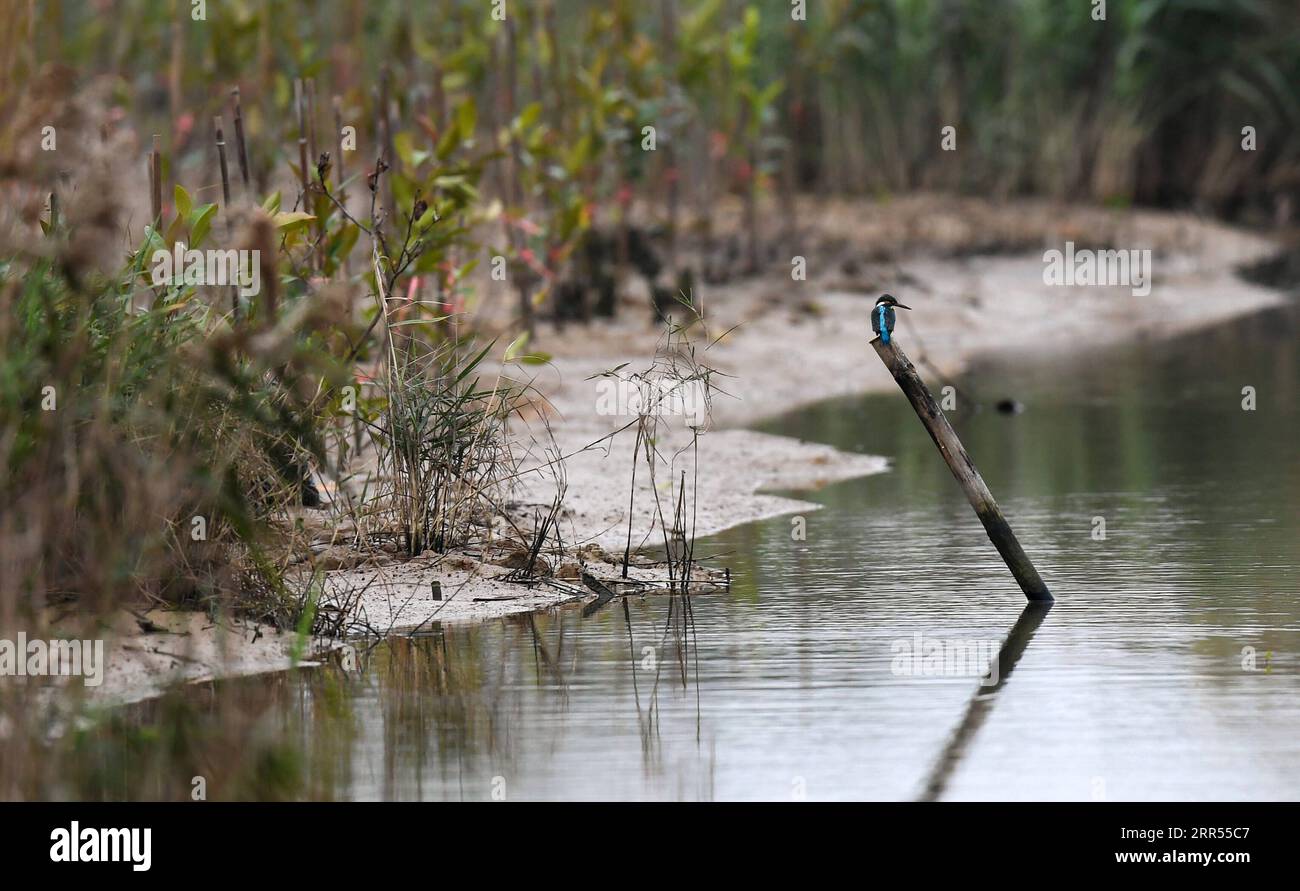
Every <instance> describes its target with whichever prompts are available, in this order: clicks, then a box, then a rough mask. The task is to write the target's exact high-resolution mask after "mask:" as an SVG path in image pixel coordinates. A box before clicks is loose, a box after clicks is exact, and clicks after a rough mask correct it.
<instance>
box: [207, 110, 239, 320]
mask: <svg viewBox="0 0 1300 891" xmlns="http://www.w3.org/2000/svg"><path fill="white" fill-rule="evenodd" d="M212 122H213V124H214V125H215V126H216V128H217V160H218V161H219V162H220V165H221V201H222V204H221V213H222V215H223V216H224V217H225V218H226V237H227V238H229V237H230V171H229V168H227V166H226V137H225V134H224V133H223V132H222V129H221V115H217V116H216V117H215V118H213V121H212ZM230 309H231V312H233V313H234V317H235V321H236V322H238V321H239V289H238V288H235V287H232V288H231V289H230Z"/></svg>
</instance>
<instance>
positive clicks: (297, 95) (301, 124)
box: [293, 77, 311, 210]
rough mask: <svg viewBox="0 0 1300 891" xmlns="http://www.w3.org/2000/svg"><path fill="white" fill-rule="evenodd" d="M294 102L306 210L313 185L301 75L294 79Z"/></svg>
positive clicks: (300, 171)
mask: <svg viewBox="0 0 1300 891" xmlns="http://www.w3.org/2000/svg"><path fill="white" fill-rule="evenodd" d="M293 103H294V107H295V108H296V109H297V112H298V172H299V177H298V179H299V183H300V185H301V186H302V199H301V203H302V207H303V209H304V210H306V209H307V190H308V189H309V188H310V187H311V183H310V181H309V180H308V178H307V177H308V173H307V118H306V109H305V107H304V104H305V102H304V97H303V87H302V78H301V77H295V78H294V80H293Z"/></svg>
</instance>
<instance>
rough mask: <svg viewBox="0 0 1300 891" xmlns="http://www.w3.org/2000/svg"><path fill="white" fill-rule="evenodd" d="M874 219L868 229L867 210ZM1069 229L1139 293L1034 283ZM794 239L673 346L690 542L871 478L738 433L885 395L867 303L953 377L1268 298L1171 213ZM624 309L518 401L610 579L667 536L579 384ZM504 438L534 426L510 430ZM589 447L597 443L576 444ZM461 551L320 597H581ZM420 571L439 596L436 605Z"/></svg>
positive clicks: (1243, 256) (405, 611)
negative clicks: (889, 301) (890, 302)
mask: <svg viewBox="0 0 1300 891" xmlns="http://www.w3.org/2000/svg"><path fill="white" fill-rule="evenodd" d="M882 216H886V217H887V220H886V221H884V222H882V221H881V219H879V218H880V217H882ZM972 220H973V221H974V222H972ZM962 227H965V228H964V229H963V228H962ZM1026 232H1029V233H1031V236H1026V235H1025V233H1026ZM1067 238H1072V239H1076V240H1078V241H1079V243H1080V245H1084V244H1088V245H1093V246H1098V247H1100V246H1106V245H1114V246H1117V247H1135V248H1150V249H1151V250H1152V252H1153V264H1154V281H1153V284H1152V286H1151V290H1150V293H1149V294H1147V295H1145V296H1134V295H1133V294H1132V293H1131V289H1129V288H1125V287H1077V286H1076V287H1064V286H1052V285H1046V284H1044V281H1043V268H1044V261H1043V250H1046V249H1048V248H1051V247H1059V246H1060V244H1061V242H1062V241H1063V240H1065V239H1067ZM801 239H802V240H803V241H804V243H807V244H810V245H817V246H818V248H817V250H815V251H813V250H810V251H809V253H808V255H807V256H806V258H805V259H806V261H807V268H808V279H807V281H793V280H790V279H789V272H788V270H789V268H790V267H789V265H787V263H786V262H784V261H781V260H780V258H774V259H773V264H772V267H771V268H770V269H769V270H768V271H767V272H766V274H763V275H760V276H758V277H755V278H751V279H748V280H744V281H738V282H736V283H733V284H728V285H717V286H709V287H708V288H707V290H705V291H703V309H704V316H705V320H706V328H707V334H706V333H705V332H704V331H699V330H697V331H695V332H693V334H692V339H693V341H694V343H695V344H696V345H697V350H698V359H699V361H700V362H702V363H704V364H707V365H709V366H711V367H714V368H716V369H717V370H718V371H719V372H722V373H724V374H725V375H727V377H725V378H723V379H721V387H722V389H723V390H725V391H726V392H727V393H729V394H730V396H719V397H717V398H716V400H715V401H714V403H713V411H712V423H711V425H710V428H709V429H708V430H707V432H705V433H703V435H701V436H700V438H699V440H698V475H697V467H696V463H695V461H696V459H695V457H694V455H693V453H692V452H691V451H690V450H685V451H681V452H679V451H678V450H679V449H682V448H683V447H684V446H686V445H689V444H690V442H691V431H690V430H688V429H687V428H686V427H685V425H684V424H683V423H682V422H681V419H680V418H669V419H665V423H664V424H663V426H662V429H661V430H660V432H659V441H658V442H657V443H656V445H657V447H658V449H659V452H660V454H661V455H663V456H664V459H663V465H662V467H661V468H659V469H658V471H657V476H658V482H659V486H658V489H659V496H660V502H661V503H662V502H663V501H665V500H666V501H668V502H670V503H671V501H672V500H673V499H674V498H675V489H673V488H672V484H671V483H670V482H669V481H677V480H680V478H681V474H682V473H683V472H686V474H687V478H688V479H689V480H691V481H692V482H695V481H697V482H698V493H697V496H696V502H695V504H694V505H693V510H692V514H693V518H694V530H693V531H694V533H695V535H696V536H705V535H709V534H712V533H716V532H720V531H722V530H724V529H727V528H730V527H733V526H737V525H740V524H743V523H747V522H752V521H754V520H758V519H763V518H767V517H772V516H777V515H781V514H794V513H802V512H808V511H813V510H817V509H818V505H816V504H813V503H810V502H806V501H800V500H797V499H794V498H791V497H788V496H784V495H782V496H778V495H773V494H770V493H771V492H773V491H782V492H797V491H799V490H812V489H816V488H819V487H821V486H824V485H827V484H830V483H834V482H837V481H841V480H845V479H850V478H853V477H859V476H864V475H867V474H871V473H879V472H882V471H885V470H886V469H887V467H888V460H887V458H884V457H879V456H871V455H861V454H853V453H849V452H844V451H841V450H838V449H835V448H832V447H830V446H826V445H821V444H815V443H807V442H802V441H799V440H796V439H792V438H788V437H782V436H774V435H769V434H765V433H758V432H755V431H752V430H746V429H743V428H744V427H745V426H747V425H751V424H753V423H755V422H757V421H759V420H761V419H767V418H771V417H774V416H779V415H781V414H782V413H785V412H788V411H791V410H793V409H796V408H799V407H801V406H805V405H808V404H811V403H814V402H818V401H821V400H824V399H828V398H832V397H841V396H848V395H853V394H861V393H868V392H876V391H887V390H890V389H892V388H893V387H894V386H895V385H894V383H893V381H892V380H891V379H890V377H889V376H888V374H887V372H886V371H885V370H884V368H883V366H882V365H881V364H880V362H879V361H878V360H877V359H876V358H875V356H874V354H873V353H872V351H871V349H870V347H869V346H868V344H869V341H870V337H871V335H870V329H869V323H868V311H869V308H870V306H871V304H872V302H873V301H874V299H875V297H876V296H878V295H879V293H881V292H883V291H889V292H890V293H893V294H895V295H896V296H898V297H899V298H900V299H901V300H903V301H904V302H906V303H908V304H909V305H910V306H912V307H914V311H913V312H912V313H905V312H900V313H899V316H900V320H899V327H898V330H897V331H896V337H898V339H899V341H900V343H901V344H903V345H904V346H905V348H906V349H907V351H908V353H909V355H910V356H911V357H912V359H913V361H914V362H916V363H917V364H918V367H919V368H920V369H921V370H922V373H923V374H924V375H925V376H927V377H931V376H932V375H934V374H935V373H938V374H942V375H944V376H945V377H947V376H952V375H956V374H958V373H960V372H961V371H962V370H963V369H964V368H966V367H968V366H969V364H970V363H971V362H972V361H974V360H976V359H977V358H979V357H982V356H987V355H991V354H994V353H996V354H999V355H1006V354H1014V353H1018V352H1020V353H1044V352H1054V353H1059V352H1062V351H1072V352H1077V351H1085V350H1087V349H1089V348H1091V347H1096V346H1099V345H1101V344H1103V343H1113V342H1115V340H1116V339H1117V338H1119V337H1122V338H1127V339H1160V338H1167V337H1171V336H1174V335H1177V334H1180V333H1184V332H1186V331H1190V330H1194V329H1196V328H1199V327H1203V326H1208V325H1212V324H1214V323H1216V322H1218V321H1221V320H1223V319H1226V318H1229V317H1236V316H1240V315H1245V314H1249V313H1253V312H1257V311H1260V310H1263V309H1265V308H1267V307H1270V306H1273V305H1277V304H1279V303H1281V302H1283V301H1284V300H1285V299H1286V298H1285V296H1284V295H1283V294H1281V293H1280V292H1277V291H1274V290H1271V289H1268V288H1263V287H1259V286H1256V285H1252V284H1250V283H1247V282H1245V281H1243V280H1242V279H1241V278H1239V277H1238V276H1237V275H1236V274H1235V271H1234V270H1235V269H1237V268H1238V267H1240V266H1242V265H1244V264H1248V263H1252V262H1256V261H1259V260H1262V259H1264V258H1266V257H1268V256H1270V255H1271V254H1273V253H1275V252H1276V250H1277V246H1276V245H1275V244H1274V243H1273V242H1272V241H1270V240H1269V239H1267V238H1264V237H1261V236H1257V235H1253V234H1250V233H1245V232H1242V231H1240V230H1236V229H1233V228H1231V227H1228V226H1225V225H1222V224H1218V223H1213V222H1206V221H1202V220H1199V219H1196V218H1194V217H1190V216H1187V215H1174V214H1162V213H1152V212H1134V213H1130V214H1127V215H1117V214H1112V213H1110V212H1108V211H1103V210H1096V209H1082V210H1073V211H1069V212H1064V211H1061V210H1060V209H1059V208H1053V207H1052V206H1051V205H1048V204H1045V203H1028V204H1025V205H1017V206H1016V207H1011V208H997V207H994V206H992V205H986V204H979V205H977V206H975V207H972V206H971V205H970V202H961V206H960V207H956V208H954V207H952V206H951V205H950V204H942V205H940V206H939V207H938V209H936V206H935V205H934V204H933V203H932V201H931V200H929V199H925V198H918V199H908V200H905V201H899V202H895V203H894V204H893V205H890V206H880V205H871V206H870V207H867V208H850V207H843V208H841V207H836V206H832V207H829V208H827V209H826V211H825V213H823V214H821V215H820V216H819V218H818V220H817V225H816V226H814V227H810V228H809V230H808V231H805V232H804V233H803V234H802V235H801ZM854 244H859V245H860V244H872V245H873V250H872V252H871V253H870V254H866V253H863V252H860V251H855V249H854V248H853V245H854ZM972 244H973V245H974V247H975V248H977V249H978V248H980V246H981V245H982V246H983V247H984V249H989V250H996V249H998V248H999V247H1001V248H1006V247H1007V246H1008V245H1009V246H1011V247H1012V248H1014V252H1011V253H1005V254H1003V253H997V254H992V255H990V254H987V253H984V254H979V253H975V254H971V253H967V252H966V251H965V250H963V246H966V247H970V246H971V245H972ZM1040 244H1041V245H1042V247H1039V246H1038V245H1040ZM827 245H831V246H836V245H839V247H827ZM627 303H628V305H627V306H625V307H624V310H623V312H621V313H620V316H619V318H618V319H616V320H613V321H610V322H607V323H598V324H599V327H596V326H593V327H592V328H590V329H587V328H583V327H580V326H571V327H569V328H568V329H567V330H566V331H565V332H563V333H559V332H556V331H555V330H554V329H553V328H551V327H550V326H543V327H542V328H541V330H540V331H539V335H538V346H539V348H540V349H543V350H545V351H546V352H548V353H549V354H550V355H551V356H552V361H551V362H550V363H549V364H547V365H546V366H542V367H540V368H530V374H532V375H533V385H534V387H535V388H536V390H537V391H538V392H539V393H540V394H543V395H544V397H545V398H544V400H542V399H539V400H538V401H537V410H538V411H539V412H541V413H544V414H545V415H546V416H547V417H546V420H547V422H548V425H549V427H550V428H551V430H552V432H553V435H554V439H555V445H556V446H557V447H558V448H559V449H560V451H561V452H562V453H563V454H565V455H567V456H568V457H567V458H566V460H565V462H564V477H565V480H566V482H567V489H566V492H565V498H564V510H563V512H562V513H561V515H560V517H559V526H560V532H561V535H562V537H563V539H564V541H565V542H566V543H568V544H570V545H573V546H577V547H578V550H579V553H580V555H581V559H582V563H583V565H584V566H585V567H586V568H587V569H589V570H590V571H591V572H593V573H594V574H596V575H597V576H603V577H612V576H614V575H616V574H617V573H618V571H619V567H618V565H617V561H618V560H619V559H621V557H622V553H623V549H624V547H625V545H626V543H627V541H628V536H629V531H628V524H629V515H630V516H631V539H632V543H633V549H634V550H635V548H636V546H637V545H639V544H642V543H644V544H645V545H647V546H649V547H653V546H654V545H656V544H657V545H660V546H662V544H663V541H664V535H663V530H662V528H661V526H660V524H659V521H658V519H657V515H656V510H655V501H656V499H655V494H656V491H655V488H654V487H652V485H651V483H650V481H649V480H648V478H647V474H646V473H645V470H644V464H643V465H642V468H641V470H640V471H639V473H638V477H637V482H636V498H635V505H634V507H633V508H632V510H631V512H630V514H629V487H630V481H631V468H632V464H633V454H632V453H633V447H634V434H633V432H632V431H630V430H625V431H623V432H622V433H620V434H618V435H617V436H614V437H613V438H612V439H604V440H602V438H603V437H606V436H607V435H608V434H610V433H611V432H612V431H615V430H617V429H619V428H620V427H622V426H624V425H626V424H628V423H629V421H630V420H631V419H632V418H633V417H634V415H628V414H623V415H617V414H614V415H611V414H608V413H602V412H601V410H600V409H599V408H598V403H599V393H598V390H597V386H598V385H597V382H596V381H595V380H592V379H591V378H592V376H593V375H597V374H599V373H600V372H602V371H605V370H608V369H611V368H613V367H615V366H617V365H619V364H621V363H630V368H632V369H635V368H638V367H643V366H645V365H648V364H649V363H650V362H651V360H652V359H653V357H654V355H655V351H656V346H657V344H658V343H659V342H660V338H661V336H662V327H661V326H658V327H657V326H653V325H651V324H650V323H649V319H648V315H649V314H648V312H647V311H646V308H647V305H648V304H647V302H646V301H645V300H644V299H642V300H636V299H635V297H629V298H628V299H627ZM1099 320H1100V321H1102V322H1103V323H1102V324H1099ZM1107 320H1109V321H1113V324H1105V321H1107ZM733 326H735V327H734V328H733ZM724 332H728V333H726V334H725V336H721V337H720V339H718V340H717V342H716V343H713V344H712V345H711V346H708V345H709V344H710V343H711V342H712V341H713V339H714V338H719V335H723V333H724ZM706 346H708V349H705V347H706ZM519 435H520V437H521V438H524V437H527V436H529V435H531V434H530V433H529V431H527V430H520V431H519ZM593 443H598V445H596V446H595V447H590V446H591V445H592V444H593ZM536 463H537V462H536V461H534V465H536ZM555 486H556V483H555V480H554V474H552V473H549V472H548V473H542V472H532V473H526V474H524V475H523V476H522V478H521V479H520V482H519V485H518V487H517V491H515V492H514V493H513V500H514V502H515V504H516V505H522V506H524V507H525V508H527V507H528V506H529V505H533V504H536V505H546V504H549V503H550V502H551V500H552V498H553V497H554V495H555V492H556V488H555ZM480 556H484V557H485V560H474V559H466V558H464V557H456V558H446V557H441V556H439V555H431V554H426V555H423V556H421V557H417V558H414V559H411V560H404V559H398V558H392V557H382V558H381V559H379V560H378V561H377V562H362V563H360V564H359V565H346V566H343V567H340V568H334V569H328V570H327V571H325V573H324V585H325V591H326V594H327V595H341V594H343V593H344V592H348V591H357V590H363V594H362V595H361V599H360V611H359V616H360V618H361V620H362V621H363V622H364V623H365V625H366V626H368V627H369V628H370V629H371V630H372V631H374V632H378V633H385V632H388V631H403V630H411V629H416V628H419V629H427V628H429V627H430V626H431V625H432V624H433V623H435V622H476V621H482V620H486V619H492V618H497V617H500V616H505V615H509V614H513V613H521V612H530V611H534V610H541V609H548V608H552V607H555V606H557V605H559V604H562V603H565V602H576V601H577V600H581V599H584V598H586V597H589V596H590V595H589V594H588V593H587V592H586V591H585V590H583V588H582V586H581V585H580V584H578V583H577V581H576V578H575V576H576V572H577V568H576V566H573V565H571V566H568V567H566V569H568V570H572V571H571V572H568V573H567V574H566V575H565V576H564V577H563V578H561V579H556V580H555V584H542V585H532V586H528V585H523V584H517V583H513V582H511V581H508V580H505V579H503V578H502V577H503V576H505V575H507V574H508V572H509V569H508V568H506V567H505V566H501V565H495V563H494V562H493V558H492V557H491V556H490V555H480ZM554 568H557V569H558V567H554ZM434 582H438V583H439V584H440V586H441V596H440V597H439V596H438V594H437V593H435V587H434ZM178 621H188V622H192V621H194V620H193V619H192V618H191V619H181V620H178ZM252 636H253V635H248V634H245V635H243V636H242V637H241V636H240V635H234V636H231V635H226V639H227V644H229V643H231V642H232V641H233V643H234V645H233V646H229V645H226V646H224V647H222V648H214V647H213V646H211V645H210V644H204V646H205V647H206V649H205V650H204V655H203V659H202V660H201V663H190V662H187V661H186V660H182V659H173V660H172V663H173V664H171V665H170V666H165V665H163V664H162V663H161V662H160V661H159V659H158V658H153V657H149V658H144V657H143V656H142V654H141V653H139V652H135V653H133V654H131V655H132V659H130V660H128V661H129V663H130V664H131V665H132V666H134V667H133V668H132V670H131V672H130V673H129V677H130V678H132V679H133V680H132V682H131V683H129V684H127V685H126V686H127V687H128V688H130V689H129V690H124V691H120V692H122V693H123V695H128V696H129V698H140V696H139V695H135V694H137V693H139V691H141V690H146V691H149V692H146V693H144V695H152V692H153V691H156V690H157V689H161V686H162V683H163V681H164V679H168V678H171V679H180V680H194V679H197V678H199V677H208V676H219V675H222V674H243V673H249V672H253V671H262V670H276V669H278V668H284V667H287V665H288V652H289V651H288V648H287V647H288V645H287V644H286V643H285V642H284V641H278V642H276V641H272V642H268V641H267V640H266V639H265V638H262V639H259V641H258V644H259V647H258V648H256V649H254V648H253V647H252V643H251V642H250V640H249V638H250V637H252ZM289 637H292V635H290V636H289ZM241 640H242V641H243V644H242V645H241V643H240V641H241ZM328 645H329V643H328V642H317V646H326V647H327V646H328ZM155 649H157V648H156V647H155ZM169 652H170V651H169ZM223 654H225V655H223ZM223 658H224V659H229V660H231V661H230V664H229V666H228V667H226V668H223V667H222V666H221V664H220V662H221V660H222V659H223ZM164 661H165V660H164ZM137 663H138V664H137ZM124 664H126V663H124ZM196 664H201V668H196V667H194V666H195V665H196ZM190 675H193V676H192V677H191V676H190Z"/></svg>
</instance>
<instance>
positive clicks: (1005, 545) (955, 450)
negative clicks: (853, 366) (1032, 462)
mask: <svg viewBox="0 0 1300 891" xmlns="http://www.w3.org/2000/svg"><path fill="white" fill-rule="evenodd" d="M871 345H872V346H873V347H875V348H876V353H877V354H878V355H879V356H880V360H881V361H882V362H884V363H885V367H886V368H888V369H889V373H890V374H892V375H893V376H894V380H896V381H898V386H899V387H900V388H901V389H902V391H903V395H904V396H906V397H907V398H908V401H909V402H911V403H912V408H914V409H916V414H917V417H919V418H920V419H921V423H922V424H924V425H925V429H926V431H927V432H928V433H929V434H930V438H931V439H933V440H934V444H935V445H936V446H938V447H939V454H940V455H942V456H943V460H944V461H946V462H948V469H949V470H951V471H952V475H953V476H955V477H956V478H957V482H958V483H959V484H960V485H961V488H962V491H963V492H965V493H966V498H967V500H969V501H970V505H971V507H973V508H975V514H976V515H977V516H978V517H979V518H980V522H981V523H983V524H984V531H985V532H987V533H988V536H989V540H990V541H991V542H993V546H994V547H996V548H997V549H998V553H999V554H1001V555H1002V559H1003V560H1004V561H1005V562H1006V564H1007V568H1008V569H1010V570H1011V574H1012V575H1013V576H1015V577H1016V581H1017V582H1019V583H1020V589H1021V590H1022V591H1024V592H1025V596H1026V597H1028V598H1029V599H1030V600H1040V601H1049V602H1050V601H1051V600H1052V594H1051V592H1050V591H1048V590H1047V585H1045V584H1043V580H1042V578H1040V577H1039V575H1038V570H1037V569H1034V564H1033V563H1031V562H1030V560H1029V557H1028V555H1027V554H1025V551H1024V548H1022V547H1020V542H1019V541H1017V540H1016V536H1015V533H1013V532H1012V531H1011V526H1010V525H1009V524H1008V523H1007V520H1006V517H1004V516H1002V509H1001V508H999V507H998V503H997V502H996V501H994V500H993V493H992V492H990V491H989V487H988V486H986V485H985V484H984V479H983V478H982V477H981V476H980V472H979V471H978V470H976V469H975V463H974V462H973V461H971V459H970V455H968V454H966V449H965V448H963V447H962V444H961V440H960V439H958V438H957V434H956V432H955V431H954V430H953V429H952V425H951V424H949V423H948V419H947V418H945V417H944V416H943V412H942V411H941V410H940V409H939V403H937V402H935V401H934V397H933V396H932V395H930V391H929V390H928V389H926V386H925V383H924V382H923V381H922V380H921V377H920V375H918V374H917V373H916V369H915V368H913V367H912V363H911V362H909V361H908V360H907V356H905V355H904V354H903V351H902V350H901V349H899V348H898V342H897V341H896V340H893V339H891V340H890V342H889V343H884V342H882V341H881V339H880V338H879V337H877V338H876V339H875V340H873V341H871Z"/></svg>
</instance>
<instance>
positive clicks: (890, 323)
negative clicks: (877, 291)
mask: <svg viewBox="0 0 1300 891" xmlns="http://www.w3.org/2000/svg"><path fill="white" fill-rule="evenodd" d="M895 307H897V308H899V309H911V308H912V307H910V306H904V305H903V304H901V303H899V302H898V301H897V300H895V299H894V297H893V295H892V294H881V295H880V299H879V300H877V301H876V306H875V308H874V309H873V310H871V330H872V331H874V332H876V333H877V334H879V335H880V340H881V342H882V343H889V335H890V334H891V333H892V332H893V330H894V308H895Z"/></svg>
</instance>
